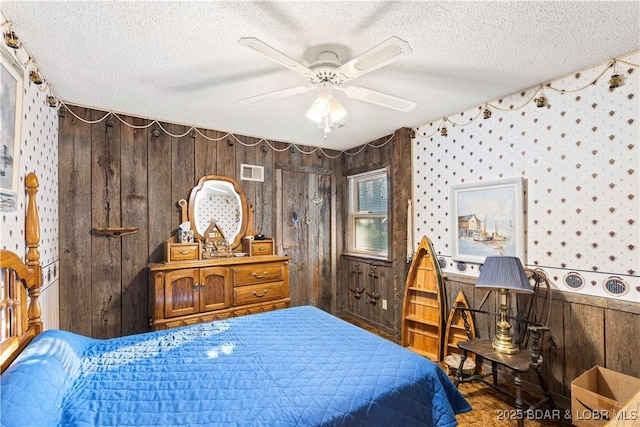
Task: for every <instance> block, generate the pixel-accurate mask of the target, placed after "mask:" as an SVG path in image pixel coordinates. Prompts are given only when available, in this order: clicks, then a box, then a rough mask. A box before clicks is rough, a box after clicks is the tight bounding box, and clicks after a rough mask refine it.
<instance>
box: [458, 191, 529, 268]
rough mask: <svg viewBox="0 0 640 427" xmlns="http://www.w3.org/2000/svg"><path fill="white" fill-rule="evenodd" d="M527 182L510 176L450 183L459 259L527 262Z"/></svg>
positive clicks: (480, 262) (480, 261) (479, 261)
mask: <svg viewBox="0 0 640 427" xmlns="http://www.w3.org/2000/svg"><path fill="white" fill-rule="evenodd" d="M525 235H526V233H525V212H524V181H523V179H522V178H510V179H502V180H497V181H488V182H482V183H475V184H460V185H452V186H451V243H452V244H451V249H452V258H453V259H454V260H456V261H468V262H473V263H478V264H482V263H484V259H485V258H486V257H487V256H498V255H508V256H517V257H518V258H520V261H522V265H523V266H524V265H526V259H525V255H526V251H525V248H526V245H525Z"/></svg>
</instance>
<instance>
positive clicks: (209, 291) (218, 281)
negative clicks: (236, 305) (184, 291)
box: [200, 267, 233, 312]
mask: <svg viewBox="0 0 640 427" xmlns="http://www.w3.org/2000/svg"><path fill="white" fill-rule="evenodd" d="M232 289H233V282H232V280H231V270H230V269H228V268H226V267H208V268H201V269H200V312H205V311H211V310H221V309H223V308H228V307H231V292H232Z"/></svg>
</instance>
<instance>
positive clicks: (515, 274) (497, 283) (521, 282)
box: [476, 256, 533, 294]
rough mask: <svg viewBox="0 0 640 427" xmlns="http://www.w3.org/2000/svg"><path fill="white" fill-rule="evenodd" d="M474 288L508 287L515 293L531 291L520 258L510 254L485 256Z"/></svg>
mask: <svg viewBox="0 0 640 427" xmlns="http://www.w3.org/2000/svg"><path fill="white" fill-rule="evenodd" d="M476 288H478V289H489V290H492V289H508V290H509V291H511V292H516V293H529V294H532V293H533V289H531V284H530V283H529V279H528V278H527V274H526V273H525V272H524V268H523V267H522V262H521V261H520V258H518V257H512V256H489V257H486V258H485V260H484V264H483V266H482V270H481V271H480V276H479V277H478V280H477V281H476Z"/></svg>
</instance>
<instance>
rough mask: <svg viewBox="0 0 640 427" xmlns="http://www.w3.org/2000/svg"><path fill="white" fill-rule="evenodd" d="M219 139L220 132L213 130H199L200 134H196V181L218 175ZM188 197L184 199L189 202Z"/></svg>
mask: <svg viewBox="0 0 640 427" xmlns="http://www.w3.org/2000/svg"><path fill="white" fill-rule="evenodd" d="M217 137H218V132H216V131H212V130H207V129H199V132H196V137H195V141H194V155H195V164H194V179H195V180H196V181H197V180H199V179H200V178H201V177H203V176H206V175H217V173H216V169H217V168H216V163H217V145H218V142H217V141H216V139H217ZM188 197H189V196H188V195H185V197H183V198H184V199H186V200H188Z"/></svg>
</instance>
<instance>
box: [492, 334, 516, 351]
mask: <svg viewBox="0 0 640 427" xmlns="http://www.w3.org/2000/svg"><path fill="white" fill-rule="evenodd" d="M491 347H493V349H494V350H495V351H498V352H500V353H504V354H516V353H519V352H520V348H519V347H518V346H517V345H515V344H514V342H513V340H512V339H511V335H509V334H506V335H505V334H501V333H500V332H498V333H496V336H495V337H493V341H492V342H491Z"/></svg>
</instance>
